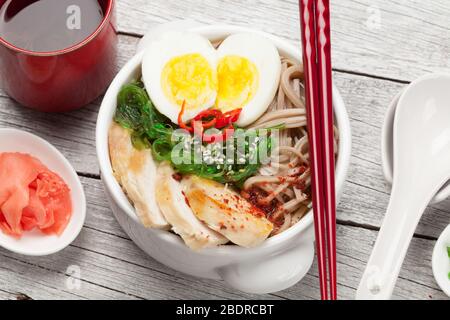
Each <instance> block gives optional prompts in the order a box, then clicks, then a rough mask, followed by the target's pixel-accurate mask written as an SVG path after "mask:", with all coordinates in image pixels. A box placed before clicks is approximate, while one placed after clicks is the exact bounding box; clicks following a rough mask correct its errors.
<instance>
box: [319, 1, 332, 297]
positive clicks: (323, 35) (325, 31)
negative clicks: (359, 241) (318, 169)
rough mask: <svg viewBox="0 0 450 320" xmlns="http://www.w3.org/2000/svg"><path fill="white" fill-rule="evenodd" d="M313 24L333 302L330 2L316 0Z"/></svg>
mask: <svg viewBox="0 0 450 320" xmlns="http://www.w3.org/2000/svg"><path fill="white" fill-rule="evenodd" d="M315 12H316V14H315V18H316V19H315V22H316V37H317V62H318V69H319V81H320V83H319V88H321V90H320V103H321V111H322V119H323V124H324V125H323V126H322V130H323V131H322V133H323V134H322V139H323V144H322V151H323V152H322V155H323V159H322V161H323V173H324V175H323V176H324V179H325V180H324V197H325V212H326V219H325V222H326V229H327V249H328V251H327V253H328V269H329V276H330V297H331V299H332V300H336V299H337V279H336V277H337V271H336V192H335V181H334V173H335V171H334V169H335V168H334V161H335V157H334V126H333V123H334V122H333V89H332V79H331V40H330V38H331V35H330V1H329V0H316V2H315Z"/></svg>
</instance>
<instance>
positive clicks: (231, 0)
mask: <svg viewBox="0 0 450 320" xmlns="http://www.w3.org/2000/svg"><path fill="white" fill-rule="evenodd" d="M117 2H118V7H117V14H118V24H119V33H120V46H119V51H120V53H119V55H120V59H119V60H120V61H119V65H120V66H122V65H123V64H124V63H125V62H126V61H127V60H128V59H130V57H131V56H132V55H133V53H134V50H135V46H136V44H137V42H138V41H139V38H140V37H141V36H142V35H143V34H144V33H145V31H146V30H148V29H149V28H150V27H152V26H155V25H157V24H160V23H163V22H167V21H172V20H178V19H185V18H191V19H194V20H197V21H199V22H202V23H205V24H215V23H227V24H235V25H241V26H246V27H251V28H255V29H259V30H263V31H266V32H269V33H272V34H274V35H277V36H280V37H282V38H285V39H287V40H289V41H291V42H292V43H293V44H296V45H298V44H299V23H298V12H297V10H298V9H297V1H296V0H252V1H244V0H185V1H178V0H118V1H117ZM332 4H333V7H332V24H333V28H332V29H333V64H334V81H335V83H336V85H337V87H338V88H339V89H340V91H341V93H342V95H343V97H344V101H345V103H346V106H347V109H348V112H349V115H350V118H351V124H352V130H353V141H354V142H353V153H352V158H351V167H350V172H349V176H348V180H347V182H346V185H345V191H344V194H343V197H342V200H341V202H340V205H339V210H338V222H339V224H338V272H339V297H340V298H341V299H352V298H353V297H354V294H355V288H357V285H358V283H359V279H360V277H361V274H362V272H363V269H364V267H365V263H366V261H367V259H368V257H369V254H370V252H371V249H372V245H373V243H374V241H375V238H376V236H377V232H378V230H379V227H380V224H381V221H382V219H383V215H384V212H385V209H386V207H387V203H388V199H389V186H388V185H387V184H386V182H385V181H384V179H383V176H382V172H381V166H380V133H381V132H380V131H381V126H382V122H383V117H384V113H385V110H386V108H387V106H388V103H389V102H390V100H391V99H392V98H393V97H394V95H395V94H396V93H397V92H398V91H399V90H401V89H402V88H404V87H405V85H406V84H407V83H408V82H410V81H412V80H413V79H415V78H416V77H418V76H421V75H423V74H425V73H428V72H433V71H448V72H450V25H449V20H448V19H449V17H450V3H449V2H448V1H447V0H431V1H421V0H334V1H332ZM49 94H51V92H50V93H49ZM100 102H101V99H99V100H97V101H96V102H95V103H93V104H91V105H89V106H88V107H86V108H84V109H82V110H79V111H76V112H71V113H67V114H41V113H37V112H34V111H31V110H28V109H25V108H23V107H21V106H19V105H18V104H16V103H15V102H13V101H12V100H10V99H9V98H8V97H7V96H6V94H5V93H4V92H1V91H0V127H14V128H20V129H23V130H27V131H30V132H34V133H36V134H38V135H40V136H42V137H44V138H45V139H47V140H48V141H50V142H51V143H53V144H54V145H55V146H56V147H57V148H58V149H59V150H61V151H62V152H63V153H64V155H65V156H66V157H67V158H68V159H69V160H70V161H71V162H72V164H73V165H74V166H75V168H76V170H77V171H78V174H79V175H80V177H81V180H82V182H83V184H84V187H85V190H86V195H87V199H88V214H87V221H86V224H85V227H84V229H83V231H82V232H81V235H80V236H79V237H78V239H77V240H76V241H75V242H74V243H73V244H72V245H71V246H70V247H68V248H67V249H65V250H63V251H62V252H60V253H58V254H55V255H53V256H50V257H46V258H29V257H24V256H20V255H16V254H13V253H11V252H8V251H6V250H2V249H0V299H25V298H32V299H54V298H62V299H95V298H99V299H119V298H121V299H187V298H194V299H219V298H226V299H230V298H235V299H256V298H264V299H318V298H319V290H318V279H317V268H316V266H314V267H313V268H312V269H311V271H310V272H309V274H308V275H307V276H306V277H305V278H304V279H303V281H301V282H300V283H298V284H297V285H296V286H294V287H292V288H290V289H288V290H285V291H283V292H278V293H275V294H269V295H263V296H258V295H249V294H244V293H241V292H236V291H235V290H232V289H229V288H228V287H226V286H225V285H224V284H223V283H222V282H219V281H208V280H199V279H194V278H191V277H189V276H185V275H183V274H180V273H177V272H175V271H172V270H170V269H168V268H167V267H165V266H163V265H161V264H159V263H158V262H156V261H154V260H153V259H151V258H149V257H148V256H146V255H145V254H144V253H143V252H142V251H141V250H140V249H138V248H137V247H136V246H135V245H134V244H133V242H132V241H131V240H130V239H129V238H128V237H127V236H126V235H125V234H124V232H123V231H122V229H121V228H120V227H119V225H118V224H117V222H116V221H115V219H114V218H113V216H112V213H111V210H110V209H109V207H108V203H107V201H106V198H105V195H104V192H103V187H102V184H101V181H100V178H99V170H98V166H97V159H96V154H95V137H94V130H95V122H96V117H97V111H98V108H99V104H100ZM449 216H450V200H447V201H444V202H442V203H440V204H437V205H432V206H430V207H428V209H427V211H426V213H425V215H424V217H423V218H422V221H421V223H420V225H419V227H418V229H417V231H416V234H415V236H414V239H413V241H412V244H411V246H410V249H409V252H408V255H407V257H406V260H405V263H404V265H403V268H402V271H401V274H400V278H399V281H398V283H397V287H396V290H395V298H399V299H446V296H445V295H444V294H443V293H442V292H441V291H440V290H439V288H438V285H437V284H436V282H435V281H434V278H433V276H432V270H431V261H430V260H431V253H432V249H433V246H434V243H435V240H436V239H437V237H438V236H439V234H440V232H441V231H442V230H443V229H444V227H445V226H446V225H447V224H448V223H449V220H450V219H449ZM69 275H74V277H69ZM77 276H79V278H80V280H79V281H77V280H76V277H77Z"/></svg>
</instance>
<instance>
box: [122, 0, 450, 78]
mask: <svg viewBox="0 0 450 320" xmlns="http://www.w3.org/2000/svg"><path fill="white" fill-rule="evenodd" d="M331 4H332V10H331V12H332V31H333V33H332V39H333V64H334V67H335V68H336V69H339V70H347V71H351V72H359V73H364V74H371V75H376V76H379V77H388V78H394V79H400V80H412V79H414V78H416V77H418V76H420V75H422V74H424V73H426V72H432V71H439V72H442V71H449V70H450V67H449V65H448V59H449V52H450V39H449V37H448V36H447V33H448V19H447V18H448V17H449V16H450V3H449V2H448V1H446V0H431V1H420V0H413V1H405V0H332V1H331ZM118 13H119V14H118V21H119V30H121V31H122V32H128V33H134V34H139V35H142V34H144V33H145V32H146V31H147V30H148V29H149V28H150V27H152V26H155V25H156V24H160V23H162V22H167V21H173V20H180V19H187V18H189V19H194V20H196V21H199V22H201V23H204V24H218V23H219V24H224V23H225V24H234V25H239V26H245V27H250V28H255V29H258V30H262V31H266V32H269V33H271V34H274V35H277V36H280V37H283V38H286V39H289V40H290V41H292V42H293V43H295V44H298V43H299V34H300V32H299V23H298V1H296V0H284V1H270V0H247V1H239V0H232V1H226V2H224V1H222V0H208V1H205V0H204V1H199V0H187V1H176V0H167V1H147V0H123V1H119V2H118ZM136 21H139V23H136Z"/></svg>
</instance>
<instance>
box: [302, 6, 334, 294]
mask: <svg viewBox="0 0 450 320" xmlns="http://www.w3.org/2000/svg"><path fill="white" fill-rule="evenodd" d="M299 2H300V24H301V34H302V51H303V68H304V73H305V96H306V112H307V115H308V117H307V119H308V139H309V159H310V167H311V178H312V179H311V193H312V201H313V212H314V230H315V236H316V250H317V262H318V268H319V281H320V294H321V297H322V300H327V299H328V293H327V266H326V241H325V212H324V211H325V208H324V206H323V205H324V203H323V200H324V197H323V190H322V181H323V166H322V133H321V129H320V127H321V121H322V116H321V110H320V102H319V91H318V89H319V88H318V86H317V85H318V77H317V73H318V70H317V62H316V52H317V51H316V35H315V22H314V14H315V13H314V3H313V0H299Z"/></svg>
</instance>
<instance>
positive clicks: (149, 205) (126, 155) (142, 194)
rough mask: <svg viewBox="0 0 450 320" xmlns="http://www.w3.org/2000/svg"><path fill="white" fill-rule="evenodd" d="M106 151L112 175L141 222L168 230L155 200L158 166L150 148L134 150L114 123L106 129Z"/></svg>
mask: <svg viewBox="0 0 450 320" xmlns="http://www.w3.org/2000/svg"><path fill="white" fill-rule="evenodd" d="M109 154H110V158H111V164H112V167H113V171H114V176H115V177H116V179H117V181H118V182H119V183H120V185H121V186H122V188H123V189H124V191H125V192H126V194H127V196H128V198H129V199H130V200H131V201H132V202H133V205H134V208H135V210H136V214H137V216H138V217H139V219H140V220H141V222H142V224H143V225H144V226H146V227H152V228H158V229H168V228H169V227H170V226H169V224H168V223H167V221H166V219H165V218H164V216H163V214H162V213H161V211H160V210H159V208H158V205H157V203H156V197H155V189H156V169H157V167H156V163H155V162H154V160H153V157H152V154H151V151H150V150H148V149H145V150H137V149H135V148H134V147H133V145H132V143H131V136H130V132H129V131H128V130H127V129H124V128H122V127H121V126H119V125H118V124H116V123H113V124H112V125H111V128H110V130H109Z"/></svg>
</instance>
